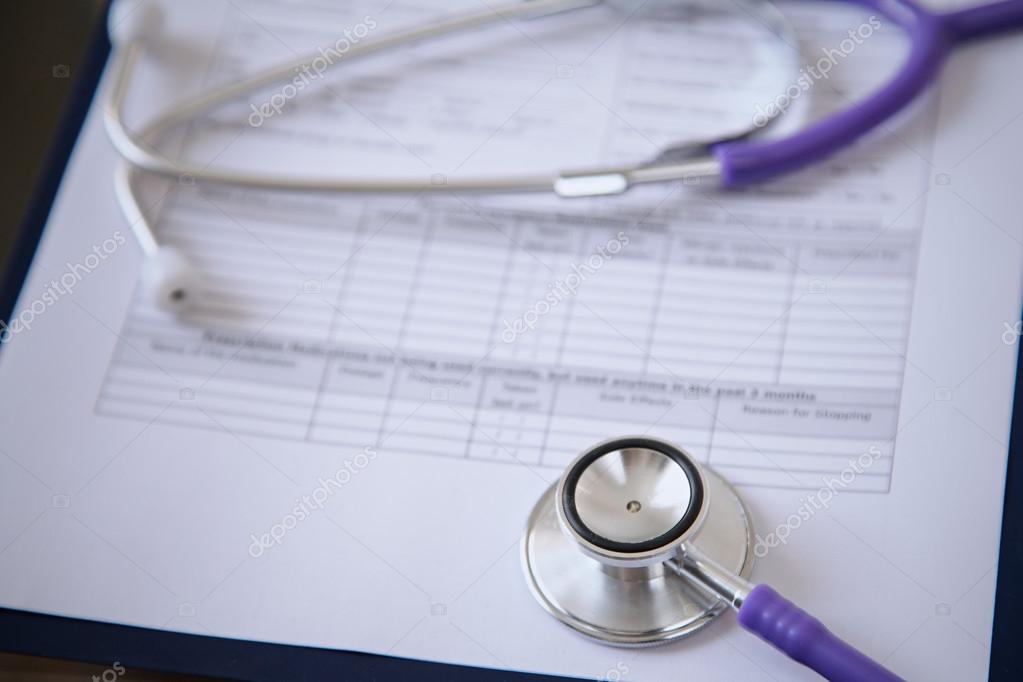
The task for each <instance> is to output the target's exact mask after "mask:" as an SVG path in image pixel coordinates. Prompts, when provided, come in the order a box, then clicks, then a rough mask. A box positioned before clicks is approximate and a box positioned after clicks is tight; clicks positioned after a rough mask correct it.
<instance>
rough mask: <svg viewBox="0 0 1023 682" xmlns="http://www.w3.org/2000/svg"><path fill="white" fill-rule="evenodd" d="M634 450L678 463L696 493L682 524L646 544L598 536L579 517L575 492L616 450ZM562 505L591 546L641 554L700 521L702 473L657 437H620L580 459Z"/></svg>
mask: <svg viewBox="0 0 1023 682" xmlns="http://www.w3.org/2000/svg"><path fill="white" fill-rule="evenodd" d="M630 448H643V449H646V450H653V451H654V452H657V453H660V454H662V455H664V456H665V457H667V458H668V459H670V460H672V461H673V462H675V464H677V465H678V466H679V467H681V469H682V471H683V472H685V475H686V478H688V479H689V489H690V491H691V493H692V494H691V495H690V498H689V507H688V508H687V509H686V511H685V513H684V514H683V515H682V518H681V519H680V520H679V522H678V523H676V524H675V525H674V526H672V527H671V528H670V529H669V530H668V531H667V532H665V533H662V534H661V535H658V536H657V537H655V538H650V539H649V540H644V541H643V542H618V541H617V540H610V539H608V538H605V537H604V536H602V535H598V534H597V533H594V532H593V531H592V530H590V528H589V527H588V526H587V525H586V524H585V523H583V520H582V519H581V518H580V517H579V510H578V509H576V505H575V489H576V486H577V485H578V484H579V478H580V477H581V476H582V474H583V472H584V471H586V469H587V468H588V467H589V466H590V465H591V464H593V463H594V462H595V461H597V460H598V459H600V458H601V457H603V456H604V455H606V454H608V453H610V452H614V451H615V450H626V449H630ZM561 504H562V509H563V510H564V512H565V520H566V521H568V525H570V526H571V527H572V530H574V531H575V532H576V533H577V534H578V535H579V536H580V537H581V538H583V539H584V540H586V541H587V542H588V543H590V544H591V545H594V546H596V547H599V548H600V549H604V550H607V551H610V552H622V553H626V554H629V553H634V554H638V553H641V552H648V551H650V550H654V549H657V548H658V547H663V546H665V545H669V544H671V543H672V542H674V541H676V540H678V539H679V538H680V537H682V536H683V535H684V534H685V532H686V531H688V530H689V529H690V528H691V527H692V525H693V522H694V521H696V517H697V516H699V515H700V509H702V508H703V483H702V482H701V479H700V473H699V471H697V469H696V465H695V464H694V463H693V460H692V459H690V457H689V456H688V455H687V454H685V453H684V452H682V451H681V450H679V449H678V448H676V447H675V446H673V445H671V444H670V443H666V442H664V441H662V440H656V439H653V438H620V439H618V440H613V441H609V442H607V443H603V444H602V445H599V446H597V447H595V448H593V449H592V450H590V451H589V452H587V453H586V454H585V455H583V456H582V457H580V458H579V460H578V461H577V462H576V463H575V465H574V466H573V467H572V468H571V469H570V470H569V471H568V472H567V473H566V474H565V485H564V488H563V493H562V500H561Z"/></svg>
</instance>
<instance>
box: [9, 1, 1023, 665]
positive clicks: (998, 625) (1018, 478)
mask: <svg viewBox="0 0 1023 682" xmlns="http://www.w3.org/2000/svg"><path fill="white" fill-rule="evenodd" d="M109 53H110V41H109V39H108V37H107V32H106V22H105V21H101V22H97V25H96V26H95V27H94V28H93V34H92V36H91V37H90V40H89V47H88V49H87V51H86V54H85V56H84V59H83V62H82V68H81V69H79V71H78V73H79V76H78V77H77V78H76V82H75V84H74V86H73V87H74V90H73V92H72V93H71V96H70V103H69V104H68V107H67V110H66V111H65V112H64V115H63V116H62V118H61V123H60V126H59V128H58V130H57V134H56V135H55V137H54V142H53V145H52V147H51V149H50V151H49V153H48V155H47V159H46V162H45V164H44V166H43V171H42V172H41V173H40V176H39V180H38V182H37V185H36V188H35V191H34V194H33V197H32V200H31V202H30V203H29V208H28V210H27V211H26V213H25V216H24V217H23V220H22V223H21V226H20V229H19V235H18V238H17V241H16V242H15V246H14V248H13V249H12V250H11V254H10V257H9V260H8V263H7V267H6V271H5V272H4V274H3V278H2V288H0V316H2V319H3V320H4V322H9V321H10V319H11V315H12V314H13V312H14V306H15V304H16V303H17V299H18V294H19V292H20V291H21V287H22V285H23V284H24V281H25V278H26V276H27V275H28V271H29V268H30V267H31V265H32V260H33V257H34V256H35V252H36V248H37V247H38V245H39V239H40V238H41V237H42V234H43V230H44V229H45V228H46V223H47V220H48V218H49V215H50V209H51V207H52V205H53V201H54V199H55V197H56V195H57V191H58V189H59V188H60V183H61V181H62V180H63V177H64V171H65V169H66V168H67V163H68V160H69V159H70V157H71V153H72V151H73V150H74V146H75V142H76V140H77V139H78V135H79V133H80V131H81V129H82V125H83V123H84V122H85V117H86V115H87V114H88V112H89V108H90V106H91V104H92V98H93V95H94V94H95V92H96V87H97V85H98V84H99V79H100V77H101V75H102V73H103V67H104V66H105V64H106V61H107V57H108V55H109ZM1021 287H1023V283H1021ZM1020 368H1023V343H1020V344H1019V348H1018V349H1017V372H1016V388H1015V395H1014V398H1013V408H1012V422H1011V429H1010V436H1009V457H1008V458H1007V470H1006V479H1005V498H1004V507H1003V511H1002V532H1001V545H1000V548H999V558H998V571H997V585H996V591H995V611H994V627H993V631H992V638H991V657H990V668H989V679H990V680H992V681H993V682H1003V681H1004V682H1012V681H1014V680H1020V679H1023V656H1020V655H1019V652H1018V651H1016V649H1017V648H1018V647H1019V643H1020V642H1023V626H1021V624H1020V623H1021V619H1020V618H1019V617H1018V614H1020V613H1023V465H1021V464H1020V462H1019V461H1018V460H1019V457H1020V455H1019V454H1018V453H1019V451H1020V450H1021V449H1023V444H1021V443H1023V395H1021V393H1023V388H1021V381H1020V379H1021V376H1020ZM0 650H3V651H9V652H12V653H20V654H26V655H33V656H46V657H51V658H64V659H69V660H76V661H85V662H90V663H97V664H101V665H110V664H111V663H112V662H114V661H119V662H120V663H122V664H124V665H125V666H127V667H138V668H145V669H149V670H158V671H163V672H173V673H182V674H190V675H203V676H207V677H221V678H225V679H238V680H268V681H276V680H281V679H292V680H310V681H311V680H335V679H338V677H339V674H342V673H343V677H344V679H346V680H374V681H378V680H386V679H420V680H424V681H425V682H429V681H430V680H454V681H460V680H482V681H484V682H490V681H496V680H509V679H516V680H518V679H521V680H536V681H538V682H539V681H541V680H542V681H550V682H556V681H563V680H565V679H568V678H564V677H554V676H549V675H534V674H529V673H520V672H510V671H502V670H492V669H487V668H472V667H467V666H458V665H451V664H444V663H434V662H429V661H420V660H413V659H405V658H395V657H390V656H379V655H375V654H365V653H360V652H352V651H339V650H330V649H318V648H313V647H302V646H292V645H285V644H272V643H265V642H251V641H245V640H234V639H224V638H220V637H211V636H205V635H191V634H184V633H177V632H169V631H165V630H152V629H148V628H141V627H135V626H128V625H117V624H113V623H103V622H99V621H90V620H82V619H78V618H69V617H65V616H53V615H45V614H39V613H34V612H30V611H19V610H15V609H7V608H0Z"/></svg>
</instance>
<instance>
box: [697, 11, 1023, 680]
mask: <svg viewBox="0 0 1023 682" xmlns="http://www.w3.org/2000/svg"><path fill="white" fill-rule="evenodd" d="M847 1H849V2H853V3H855V4H857V5H860V6H862V7H865V8H867V9H872V10H875V11H877V12H878V13H880V14H881V15H883V16H884V17H886V18H887V19H889V20H891V21H893V22H894V23H896V24H898V25H899V26H901V27H902V28H903V30H905V31H906V33H907V34H908V35H909V38H910V44H911V48H910V53H909V57H908V58H907V60H906V62H905V63H904V64H903V66H902V68H901V69H900V70H899V72H898V73H897V74H896V75H895V76H894V77H893V78H892V79H891V80H890V81H888V83H886V84H885V85H884V86H883V87H881V88H880V89H879V90H878V91H877V92H875V93H874V94H873V95H872V96H870V97H869V98H867V99H865V100H863V101H861V102H859V103H857V104H855V105H853V106H851V107H849V108H848V109H845V110H844V111H841V112H839V113H837V114H834V115H832V116H830V117H829V118H826V119H824V120H823V121H821V122H819V123H816V124H814V125H812V126H810V127H808V128H806V129H804V130H802V131H800V132H798V133H796V134H794V135H792V136H790V137H787V138H783V139H780V140H772V141H761V142H746V141H737V142H726V143H722V144H719V145H717V146H715V147H714V150H713V151H714V155H715V156H716V158H717V159H718V162H719V163H720V164H721V169H722V184H723V185H724V186H726V187H737V186H741V185H745V184H749V183H754V182H760V181H763V180H767V179H769V178H772V177H775V176H777V175H781V174H783V173H788V172H790V171H794V170H796V169H798V168H801V167H803V166H805V165H808V164H810V163H813V162H814V161H818V160H820V159H822V158H824V157H826V156H828V155H830V154H832V153H833V152H836V151H838V150H839V149H841V148H843V147H845V146H846V145H849V144H851V143H852V142H854V141H855V140H856V139H857V138H859V137H860V136H861V135H863V134H865V133H867V132H869V131H870V130H872V129H873V128H874V127H876V126H877V125H879V124H880V123H881V122H883V121H884V120H885V119H887V118H889V117H890V116H892V115H893V114H895V113H896V112H897V111H899V110H901V109H902V108H903V107H904V106H906V104H908V103H909V102H910V101H912V100H913V99H914V98H915V97H916V96H917V95H918V94H920V92H921V91H922V90H923V89H924V88H925V87H926V86H927V84H928V83H930V82H931V81H932V80H933V79H934V77H935V76H936V75H937V72H938V70H939V69H940V68H941V65H942V63H943V62H944V59H945V57H946V55H947V54H948V52H949V49H950V48H951V47H953V46H955V45H958V44H962V43H966V42H969V41H971V40H974V39H977V38H983V37H986V36H990V35H994V34H997V33H1001V32H1004V31H1009V30H1013V29H1018V28H1021V27H1023V0H1001V1H1000V2H993V3H990V4H987V5H980V6H977V7H970V8H967V9H962V10H957V11H953V12H947V13H935V12H931V11H929V10H926V9H924V8H922V7H920V6H919V5H918V4H916V2H913V0H847ZM739 623H740V624H741V625H742V626H743V627H744V628H745V629H747V630H749V631H751V632H753V633H755V634H757V635H758V636H760V637H761V638H763V639H764V640H766V641H768V642H769V643H771V644H773V645H774V646H775V647H777V648H778V649H780V650H781V651H783V652H785V653H786V654H787V655H788V656H790V657H791V658H793V659H794V660H796V661H798V662H800V663H802V664H803V665H806V666H807V667H809V668H810V669H812V670H814V671H816V672H818V673H820V674H821V675H823V676H824V677H825V678H826V679H828V680H832V681H833V682H859V681H869V682H894V681H895V680H900V679H901V678H899V677H898V676H897V675H895V674H894V673H892V672H891V671H889V670H887V669H886V668H884V667H883V666H882V665H881V664H879V663H877V662H876V661H874V660H872V659H870V658H869V657H867V656H866V655H864V654H863V653H861V652H860V651H858V650H857V649H855V648H854V647H852V646H850V645H849V644H846V643H845V642H843V641H842V640H841V639H839V638H838V637H836V636H835V635H834V634H832V633H831V632H830V631H829V630H828V629H827V628H826V627H824V625H823V624H822V623H821V622H820V621H819V620H817V619H816V618H814V617H813V616H811V615H809V614H808V613H806V612H805V611H803V610H802V609H800V608H799V607H797V606H796V605H795V604H793V603H791V602H789V601H788V600H786V599H785V598H783V597H782V596H781V595H779V594H778V593H777V592H775V591H774V590H773V589H771V588H770V587H768V586H767V585H758V586H757V587H755V588H754V589H753V590H752V591H751V592H750V594H749V595H748V597H747V598H746V600H745V601H744V602H743V603H742V606H741V607H740V608H739Z"/></svg>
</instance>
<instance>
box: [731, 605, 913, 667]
mask: <svg viewBox="0 0 1023 682" xmlns="http://www.w3.org/2000/svg"><path fill="white" fill-rule="evenodd" d="M739 623H740V624H741V625H742V626H743V627H744V628H746V629H747V630H749V631H750V632H753V633H755V634H756V635H758V636H759V637H761V638H762V639H764V640H766V641H767V642H769V643H770V644H772V645H774V646H775V647H777V648H778V649H780V650H781V651H783V652H785V654H786V655H788V656H789V657H790V658H792V659H793V660H795V661H798V662H799V663H802V664H803V665H805V666H807V667H808V668H810V669H811V670H814V671H816V672H818V673H820V674H821V675H823V676H824V678H825V679H828V680H831V681H832V682H896V681H901V680H902V678H901V677H899V676H898V675H896V674H895V673H893V672H891V671H889V670H888V669H887V668H885V667H884V666H882V665H881V664H880V663H878V662H877V661H874V660H873V659H871V658H869V657H867V656H866V655H864V654H862V653H861V652H859V651H858V650H856V649H855V648H853V647H851V646H849V645H848V644H846V643H845V642H843V641H842V640H841V639H839V638H838V637H836V636H835V635H833V634H832V633H831V632H830V631H829V630H828V629H827V628H826V627H824V625H823V624H822V623H821V622H820V621H819V620H817V619H816V618H814V617H813V616H811V615H810V614H808V613H807V612H806V611H803V610H802V609H801V608H799V607H798V606H796V605H795V604H793V603H792V602H790V601H789V600H787V599H785V598H784V597H782V596H781V595H780V594H778V593H777V592H775V591H774V590H772V589H771V588H770V587H768V586H767V585H757V586H756V587H755V588H753V591H752V592H750V594H749V596H748V597H747V598H746V601H744V602H743V604H742V607H741V608H740V609H739Z"/></svg>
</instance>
